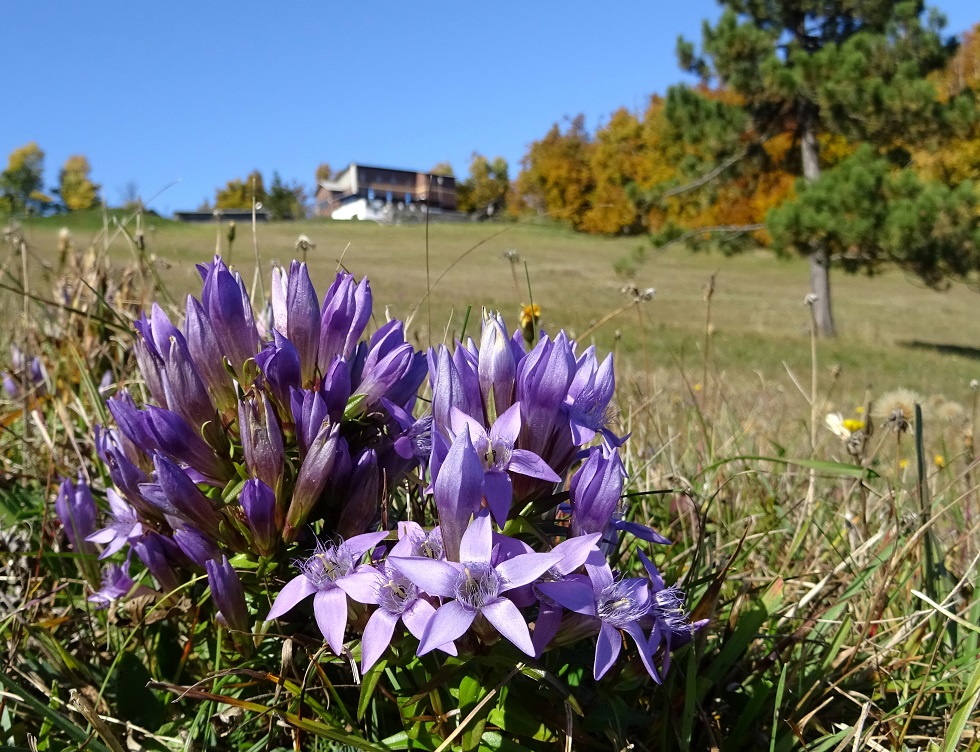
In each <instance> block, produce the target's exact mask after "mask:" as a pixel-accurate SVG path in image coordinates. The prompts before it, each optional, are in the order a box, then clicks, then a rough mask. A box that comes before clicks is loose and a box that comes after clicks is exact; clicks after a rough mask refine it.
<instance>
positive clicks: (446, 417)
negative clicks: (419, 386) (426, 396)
mask: <svg viewBox="0 0 980 752" xmlns="http://www.w3.org/2000/svg"><path fill="white" fill-rule="evenodd" d="M460 349H462V348H457V351H458V350H460ZM464 367H465V368H466V370H465V371H464V372H462V373H461V372H460V370H459V369H458V368H457V366H456V363H454V362H453V358H452V356H451V355H450V354H449V350H448V349H447V348H446V347H445V346H444V345H440V346H439V348H438V349H436V350H429V381H430V382H431V384H432V420H433V423H434V425H435V427H436V429H437V430H438V431H440V432H442V433H443V434H444V435H448V434H449V430H450V429H449V426H450V424H451V422H452V409H453V408H454V407H455V408H456V409H457V410H461V411H463V412H464V413H466V414H467V415H469V416H470V417H472V418H475V419H477V420H483V409H482V408H481V407H480V402H479V399H480V386H479V382H478V379H477V375H476V373H474V372H473V371H472V370H470V369H469V368H468V366H464Z"/></svg>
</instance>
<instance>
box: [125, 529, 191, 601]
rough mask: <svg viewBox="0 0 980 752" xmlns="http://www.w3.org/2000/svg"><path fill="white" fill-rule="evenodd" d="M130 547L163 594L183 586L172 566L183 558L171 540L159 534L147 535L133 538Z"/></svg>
mask: <svg viewBox="0 0 980 752" xmlns="http://www.w3.org/2000/svg"><path fill="white" fill-rule="evenodd" d="M130 545H131V546H132V550H133V552H134V553H135V554H136V555H137V556H138V557H139V558H140V561H142V562H143V563H144V564H145V565H146V568H147V569H149V570H150V574H152V575H153V577H154V579H156V581H157V582H159V583H160V587H161V588H162V589H163V591H164V592H171V591H174V590H176V589H177V588H179V587H180V586H181V585H182V584H183V583H182V582H181V578H180V577H178V576H177V572H176V571H175V570H174V564H175V563H176V562H177V560H179V559H182V558H183V556H182V552H181V550H180V548H179V547H178V546H177V544H176V543H174V542H173V540H172V539H170V538H168V537H166V536H164V535H160V534H159V533H147V534H146V535H142V536H140V537H139V538H134V539H133V541H132V543H131V544H130Z"/></svg>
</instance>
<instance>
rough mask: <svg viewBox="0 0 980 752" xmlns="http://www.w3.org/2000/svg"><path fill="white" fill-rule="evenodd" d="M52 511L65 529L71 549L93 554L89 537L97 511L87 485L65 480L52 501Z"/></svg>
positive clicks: (82, 482)
mask: <svg viewBox="0 0 980 752" xmlns="http://www.w3.org/2000/svg"><path fill="white" fill-rule="evenodd" d="M54 511H55V513H56V514H57V515H58V519H59V520H61V525H62V527H64V529H65V537H66V538H68V542H69V543H71V547H72V549H74V550H75V551H76V552H78V553H80V554H94V553H96V552H97V551H96V548H95V546H93V545H92V544H91V543H90V542H89V536H90V535H91V534H92V533H93V532H95V520H96V517H97V516H98V510H97V509H96V507H95V499H93V498H92V491H91V490H89V487H88V484H87V483H86V482H85V481H84V480H82V478H81V477H79V479H78V483H77V484H75V483H72V482H71V481H70V480H68V479H67V478H66V479H65V480H64V481H62V483H61V486H60V487H59V488H58V497H57V498H56V499H55V500H54Z"/></svg>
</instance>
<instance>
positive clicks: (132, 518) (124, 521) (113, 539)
mask: <svg viewBox="0 0 980 752" xmlns="http://www.w3.org/2000/svg"><path fill="white" fill-rule="evenodd" d="M106 496H107V497H108V498H109V509H110V514H111V519H110V522H109V524H108V525H106V526H105V527H104V528H102V529H101V530H97V531H96V532H94V533H92V534H91V535H89V536H86V538H85V540H87V541H91V542H93V543H101V544H102V545H103V546H105V549H104V550H103V551H102V553H101V554H99V558H100V559H107V558H109V557H110V556H112V555H113V554H114V553H116V551H118V550H119V549H121V548H122V547H123V546H125V545H126V544H127V543H128V542H129V541H130V540H131V539H133V538H139V537H140V536H141V535H143V525H142V523H140V521H139V517H137V515H136V510H135V509H133V508H132V507H131V506H130V505H129V504H127V503H126V502H125V501H124V500H123V498H122V497H121V496H120V495H119V494H118V493H116V491H115V489H113V488H110V489H109V490H108V491H106Z"/></svg>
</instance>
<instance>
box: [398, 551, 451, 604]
mask: <svg viewBox="0 0 980 752" xmlns="http://www.w3.org/2000/svg"><path fill="white" fill-rule="evenodd" d="M385 561H386V562H387V563H388V564H390V565H392V566H393V567H394V568H395V569H397V570H398V571H399V572H401V573H402V574H403V575H405V576H406V577H408V579H410V580H411V581H412V582H414V583H415V584H416V585H418V586H419V587H420V588H421V589H422V591H423V592H425V593H428V594H429V595H440V596H442V597H444V598H449V597H451V596H452V595H453V593H454V592H455V589H456V580H457V579H459V570H458V569H456V567H454V566H453V565H452V564H450V563H449V562H448V561H440V560H439V559H426V558H424V557H422V556H406V557H401V556H389V557H388V558H387V559H386V560H385Z"/></svg>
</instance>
